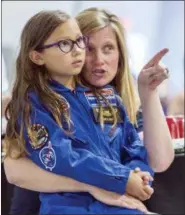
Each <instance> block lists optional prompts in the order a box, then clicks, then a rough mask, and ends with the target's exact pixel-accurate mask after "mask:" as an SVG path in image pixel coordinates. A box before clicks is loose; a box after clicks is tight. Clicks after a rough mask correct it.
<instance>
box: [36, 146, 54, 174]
mask: <svg viewBox="0 0 185 215" xmlns="http://www.w3.org/2000/svg"><path fill="white" fill-rule="evenodd" d="M39 158H40V160H41V162H42V163H43V165H44V166H45V168H46V169H49V170H50V171H52V169H53V168H54V167H55V165H56V154H55V151H54V149H53V148H52V147H49V146H46V147H44V148H43V149H42V150H41V151H40V153H39Z"/></svg>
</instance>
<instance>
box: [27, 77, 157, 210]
mask: <svg viewBox="0 0 185 215" xmlns="http://www.w3.org/2000/svg"><path fill="white" fill-rule="evenodd" d="M50 87H51V88H52V89H53V90H54V91H55V92H57V93H58V94H60V95H61V96H63V99H64V100H65V99H66V101H67V104H68V105H67V106H66V110H68V111H70V115H71V119H72V122H73V124H74V125H73V133H72V135H66V134H65V133H64V131H63V130H62V129H61V128H60V127H59V125H58V124H57V123H56V122H55V120H54V119H53V116H52V115H51V114H50V112H49V111H48V109H47V107H46V106H44V105H43V104H42V103H41V101H40V98H39V97H38V96H37V95H36V93H35V92H33V91H32V92H30V94H29V99H30V103H31V106H32V111H31V123H32V128H33V129H34V130H35V131H36V133H37V134H38V139H39V145H37V146H35V145H34V144H33V143H31V141H30V138H29V134H28V132H27V131H26V129H25V130H24V131H25V132H24V135H25V140H26V148H27V150H28V152H29V153H30V154H29V156H28V157H29V158H30V159H31V160H33V162H35V163H36V164H37V165H38V166H40V167H41V168H43V169H46V170H48V171H51V172H53V173H56V174H59V175H63V176H67V177H71V178H74V179H76V180H78V181H81V182H83V183H87V184H91V185H94V186H97V187H100V188H103V189H106V190H109V191H113V192H117V193H120V194H124V192H125V189H126V184H127V181H128V176H129V174H130V171H131V169H134V168H135V167H140V168H141V170H143V171H149V172H150V173H151V175H153V171H152V169H151V168H150V167H149V166H148V161H147V153H146V150H145V148H144V146H143V144H142V142H141V141H140V140H139V137H138V135H137V132H136V130H135V129H134V127H133V125H132V124H131V123H130V122H129V120H128V116H127V115H126V112H125V110H124V108H123V106H122V105H121V102H120V100H119V99H118V97H117V95H116V94H115V92H114V89H113V88H112V87H111V86H106V87H105V90H107V91H108V92H109V95H108V96H107V99H109V101H110V103H111V104H112V105H113V106H117V107H119V108H120V110H121V111H120V114H121V118H122V119H123V120H122V122H120V123H118V125H117V127H116V130H115V131H114V133H113V134H112V135H110V129H111V126H112V124H110V123H105V126H104V130H102V128H101V127H100V123H97V122H95V116H94V115H93V108H96V107H97V106H98V104H97V100H96V98H95V97H94V96H93V95H92V93H89V89H88V88H84V87H81V86H77V87H76V89H75V92H72V91H71V90H70V89H67V88H66V87H64V86H62V85H61V84H59V83H57V82H56V81H52V82H50ZM64 124H65V122H64ZM40 200H41V208H40V213H41V214H103V213H104V214H109V213H110V214H111V213H117V214H128V213H129V214H136V213H137V214H138V213H141V212H140V211H137V210H130V209H126V208H119V207H110V206H108V205H105V204H103V203H101V202H99V201H97V200H96V199H94V198H93V197H92V196H91V195H90V194H89V193H53V194H52V193H41V194H40ZM141 214H142V213H141Z"/></svg>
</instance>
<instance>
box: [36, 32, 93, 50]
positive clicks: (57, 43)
mask: <svg viewBox="0 0 185 215" xmlns="http://www.w3.org/2000/svg"><path fill="white" fill-rule="evenodd" d="M80 37H82V38H83V40H84V41H85V42H84V44H85V47H84V48H82V47H80V46H79V44H78V42H77V40H78V39H79V38H80ZM80 37H78V38H77V39H76V40H71V39H65V40H59V41H57V42H55V43H51V44H48V45H43V46H40V47H38V48H37V49H36V50H37V51H42V50H44V49H48V48H51V47H54V46H58V48H59V49H60V50H61V51H62V52H64V53H69V52H70V51H72V49H73V47H74V45H75V44H76V45H77V46H78V47H79V48H81V49H85V48H87V46H88V44H89V37H88V36H85V35H82V36H80ZM63 41H71V42H72V45H71V49H70V50H69V51H67V52H65V51H64V50H62V49H61V47H60V43H61V42H63Z"/></svg>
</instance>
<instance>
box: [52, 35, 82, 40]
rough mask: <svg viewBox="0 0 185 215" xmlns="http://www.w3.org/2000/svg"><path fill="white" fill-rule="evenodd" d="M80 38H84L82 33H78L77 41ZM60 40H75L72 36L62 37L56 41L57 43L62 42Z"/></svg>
mask: <svg viewBox="0 0 185 215" xmlns="http://www.w3.org/2000/svg"><path fill="white" fill-rule="evenodd" d="M80 36H82V33H78V34H77V35H76V38H75V40H76V39H78V37H80ZM60 40H73V39H72V38H71V37H70V36H61V37H58V38H56V39H55V41H60Z"/></svg>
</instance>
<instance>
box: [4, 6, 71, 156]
mask: <svg viewBox="0 0 185 215" xmlns="http://www.w3.org/2000/svg"><path fill="white" fill-rule="evenodd" d="M69 18H70V16H69V15H68V14H66V13H64V12H62V11H59V10H54V11H41V12H39V13H37V14H36V15H34V16H33V17H32V18H31V19H30V20H29V21H28V22H27V23H26V25H25V27H24V29H23V31H22V34H21V40H20V51H19V54H18V57H17V60H16V80H15V83H14V87H13V92H12V99H11V101H10V102H9V104H8V106H7V108H6V113H5V114H6V118H7V120H8V124H7V130H6V139H5V141H6V156H11V157H20V156H22V155H23V154H25V152H26V149H25V141H24V136H23V129H24V126H26V128H27V131H28V133H29V135H30V138H31V140H32V141H34V142H35V141H37V140H36V137H34V133H33V132H32V129H31V123H30V113H31V106H30V103H29V99H28V93H29V91H30V89H33V90H34V91H35V92H36V93H37V94H38V96H39V98H40V99H41V101H42V103H43V104H44V105H45V106H46V107H47V109H48V110H49V111H50V112H51V114H52V115H53V117H54V119H55V120H56V122H57V123H58V124H59V126H60V127H61V128H62V123H61V117H64V118H65V119H66V121H67V122H68V127H70V116H69V113H68V114H66V111H65V110H64V108H65V105H63V104H64V100H63V99H62V98H61V96H60V95H58V94H57V93H55V92H54V91H53V90H52V89H51V88H50V87H49V86H48V80H49V79H50V76H49V73H48V71H47V69H46V68H45V66H39V65H36V64H34V63H33V62H32V61H31V60H30V58H29V53H30V51H31V50H37V49H38V48H39V47H40V46H42V45H43V44H44V42H45V41H46V40H47V39H48V37H49V36H50V35H51V34H52V32H53V31H54V30H55V29H56V28H57V27H58V26H59V25H61V24H62V23H64V22H66V21H67V20H68V19H69ZM62 112H63V113H65V114H62ZM18 116H19V117H20V131H19V132H18V131H17V126H18V124H17V123H18V121H17V120H18ZM15 150H16V151H17V152H18V153H17V154H16V155H15V154H14V151H15Z"/></svg>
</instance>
